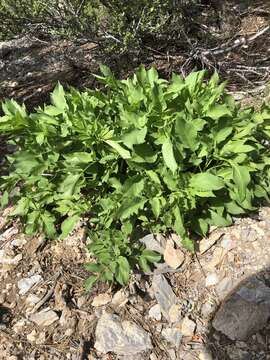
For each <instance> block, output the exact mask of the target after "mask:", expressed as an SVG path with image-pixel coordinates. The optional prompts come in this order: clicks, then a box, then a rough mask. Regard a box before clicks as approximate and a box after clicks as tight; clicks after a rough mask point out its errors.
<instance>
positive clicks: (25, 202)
mask: <svg viewBox="0 0 270 360" xmlns="http://www.w3.org/2000/svg"><path fill="white" fill-rule="evenodd" d="M29 206H30V200H29V199H28V198H26V197H23V198H21V199H20V200H19V201H18V203H17V204H16V207H15V209H14V210H13V211H12V213H11V215H12V216H24V215H26V214H27V212H28V211H29Z"/></svg>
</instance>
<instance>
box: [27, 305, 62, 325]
mask: <svg viewBox="0 0 270 360" xmlns="http://www.w3.org/2000/svg"><path fill="white" fill-rule="evenodd" d="M58 319H59V318H58V315H57V314H56V312H55V311H53V310H50V309H49V308H47V309H44V310H42V311H40V312H38V313H35V314H32V315H30V317H29V320H31V321H33V322H34V323H35V324H36V325H38V326H40V327H46V326H49V325H51V324H53V323H54V322H55V321H57V320H58Z"/></svg>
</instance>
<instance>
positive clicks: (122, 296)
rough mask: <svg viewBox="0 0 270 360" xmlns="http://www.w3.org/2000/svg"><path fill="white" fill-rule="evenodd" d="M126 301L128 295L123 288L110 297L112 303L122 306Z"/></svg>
mask: <svg viewBox="0 0 270 360" xmlns="http://www.w3.org/2000/svg"><path fill="white" fill-rule="evenodd" d="M127 302H128V295H127V294H126V292H125V290H124V289H121V290H119V291H117V292H116V293H115V294H114V296H113V298H112V305H113V306H116V307H122V306H124V305H125V304H126V303H127Z"/></svg>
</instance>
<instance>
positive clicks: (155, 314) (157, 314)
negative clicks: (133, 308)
mask: <svg viewBox="0 0 270 360" xmlns="http://www.w3.org/2000/svg"><path fill="white" fill-rule="evenodd" d="M148 315H149V317H150V318H151V319H154V320H157V321H160V320H161V310H160V305H159V304H156V305H154V306H152V307H151V308H150V310H149V313H148Z"/></svg>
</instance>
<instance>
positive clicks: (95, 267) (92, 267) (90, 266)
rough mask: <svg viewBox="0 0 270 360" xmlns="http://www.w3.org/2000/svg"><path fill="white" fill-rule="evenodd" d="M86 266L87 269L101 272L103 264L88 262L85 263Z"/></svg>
mask: <svg viewBox="0 0 270 360" xmlns="http://www.w3.org/2000/svg"><path fill="white" fill-rule="evenodd" d="M84 268H85V270H87V271H90V272H93V273H98V272H100V270H101V268H102V266H101V265H100V264H94V263H88V264H84Z"/></svg>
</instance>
